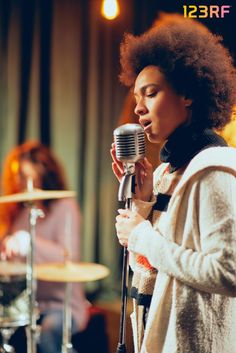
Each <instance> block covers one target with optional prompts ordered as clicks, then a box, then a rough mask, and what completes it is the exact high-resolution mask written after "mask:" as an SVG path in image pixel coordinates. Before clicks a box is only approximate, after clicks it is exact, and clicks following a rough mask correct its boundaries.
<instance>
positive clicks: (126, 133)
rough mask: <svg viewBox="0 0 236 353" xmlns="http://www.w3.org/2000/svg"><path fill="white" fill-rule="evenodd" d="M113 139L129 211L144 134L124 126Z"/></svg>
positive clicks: (121, 351) (122, 349)
mask: <svg viewBox="0 0 236 353" xmlns="http://www.w3.org/2000/svg"><path fill="white" fill-rule="evenodd" d="M114 139H115V144H116V158H117V159H118V160H119V161H121V162H122V163H123V166H124V175H123V177H122V179H121V182H120V187H119V191H118V200H119V201H125V208H127V209H131V206H132V194H133V193H134V192H135V163H136V162H138V161H139V160H141V159H143V158H144V156H145V133H144V130H143V128H142V127H141V125H139V124H124V125H121V126H120V127H118V128H117V129H115V130H114ZM128 255H129V253H128V250H127V248H126V247H124V252H123V265H122V293H121V316H120V332H119V342H118V345H117V353H126V345H125V328H126V307H127V295H128V280H129V263H128Z"/></svg>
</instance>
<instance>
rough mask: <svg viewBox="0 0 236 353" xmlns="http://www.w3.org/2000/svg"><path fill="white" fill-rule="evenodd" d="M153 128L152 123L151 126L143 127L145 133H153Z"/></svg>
mask: <svg viewBox="0 0 236 353" xmlns="http://www.w3.org/2000/svg"><path fill="white" fill-rule="evenodd" d="M151 128H152V123H149V124H147V125H144V126H143V129H144V132H145V133H149V132H151Z"/></svg>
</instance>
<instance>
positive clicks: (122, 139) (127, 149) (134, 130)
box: [114, 124, 145, 163]
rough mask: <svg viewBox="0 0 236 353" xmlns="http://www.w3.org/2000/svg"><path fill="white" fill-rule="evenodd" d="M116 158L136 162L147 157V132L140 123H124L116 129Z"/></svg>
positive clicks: (124, 161)
mask: <svg viewBox="0 0 236 353" xmlns="http://www.w3.org/2000/svg"><path fill="white" fill-rule="evenodd" d="M114 138H115V144H116V158H117V159H118V160H119V161H121V162H123V163H136V162H138V161H139V160H140V159H143V158H144V157H145V133H144V130H143V128H142V126H141V125H139V124H124V125H121V126H119V127H118V128H117V129H115V130H114Z"/></svg>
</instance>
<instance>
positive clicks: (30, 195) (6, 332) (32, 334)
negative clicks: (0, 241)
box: [0, 178, 76, 353]
mask: <svg viewBox="0 0 236 353" xmlns="http://www.w3.org/2000/svg"><path fill="white" fill-rule="evenodd" d="M75 195H76V193H75V192H74V191H66V190H41V189H34V188H33V181H32V178H28V180H27V190H26V191H25V192H22V193H17V194H12V195H6V196H1V197H0V203H11V202H26V203H27V205H28V206H29V207H30V214H29V226H30V231H29V234H30V246H29V252H28V256H27V266H26V268H27V270H26V283H27V294H28V297H29V309H30V310H29V322H28V321H27V322H24V325H27V326H28V327H27V351H28V353H36V339H37V336H38V332H39V330H38V328H37V325H36V320H37V317H36V316H37V315H36V307H35V304H36V301H35V297H36V280H35V274H34V248H35V246H34V242H35V226H36V221H37V218H38V217H44V214H43V211H42V210H41V209H39V208H37V207H35V205H34V202H33V201H39V200H48V199H59V198H66V197H74V196H75ZM15 325H16V326H15ZM24 325H22V324H19V322H18V321H17V320H16V322H12V321H11V320H9V321H8V320H7V319H6V318H4V317H3V318H2V320H0V328H1V331H2V337H3V345H2V348H1V349H2V351H0V353H1V352H5V353H8V352H9V353H13V352H14V349H13V347H12V346H10V345H9V344H8V340H9V338H10V337H11V335H12V334H13V333H14V331H15V329H16V327H19V326H24Z"/></svg>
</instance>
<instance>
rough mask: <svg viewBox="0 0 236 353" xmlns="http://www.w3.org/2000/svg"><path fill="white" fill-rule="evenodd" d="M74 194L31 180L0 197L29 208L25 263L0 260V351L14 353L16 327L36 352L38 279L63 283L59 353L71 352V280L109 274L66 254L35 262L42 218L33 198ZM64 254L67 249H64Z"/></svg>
mask: <svg viewBox="0 0 236 353" xmlns="http://www.w3.org/2000/svg"><path fill="white" fill-rule="evenodd" d="M67 197H75V192H73V191H66V190H58V191H57V190H41V189H34V188H33V184H32V182H31V181H29V182H28V183H27V191H26V192H23V193H17V194H12V195H7V196H1V197H0V203H6V202H7V203H8V202H24V203H26V205H27V206H28V207H29V210H30V213H29V214H30V215H29V234H30V247H29V251H28V255H27V259H26V263H25V264H22V263H16V262H9V261H5V260H2V261H0V332H1V335H2V344H1V347H0V353H15V350H14V348H13V347H12V346H11V345H10V344H9V339H10V337H11V336H12V334H13V333H14V332H15V330H16V329H17V328H18V327H22V326H24V327H26V334H27V352H28V353H36V347H37V340H38V338H39V335H40V328H39V327H38V326H37V318H38V317H39V313H38V310H37V303H36V287H37V280H41V281H50V282H63V283H65V296H64V306H63V339H62V353H70V352H72V349H73V347H72V343H71V322H72V314H71V307H70V303H71V292H72V283H73V282H88V281H95V280H99V279H102V278H105V277H106V276H108V275H109V270H108V268H107V267H105V266H103V265H100V264H95V263H86V262H84V263H82V262H81V263H73V262H71V261H69V258H67V257H66V256H65V261H64V263H46V264H40V265H36V264H35V263H34V251H35V237H36V234H35V226H36V222H37V219H38V217H44V214H43V212H42V210H41V209H39V208H37V207H36V206H35V201H39V200H47V199H59V198H67ZM65 253H66V252H65Z"/></svg>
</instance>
